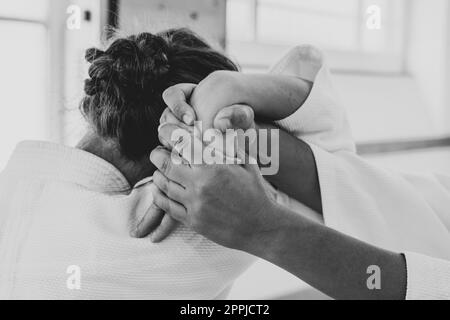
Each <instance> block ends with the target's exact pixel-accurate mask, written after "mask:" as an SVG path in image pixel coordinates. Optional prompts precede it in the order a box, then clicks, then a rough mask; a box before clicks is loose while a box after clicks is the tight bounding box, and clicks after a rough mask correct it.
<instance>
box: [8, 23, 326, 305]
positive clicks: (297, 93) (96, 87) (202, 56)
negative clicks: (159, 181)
mask: <svg viewBox="0 0 450 320" xmlns="http://www.w3.org/2000/svg"><path fill="white" fill-rule="evenodd" d="M308 50H309V49H307V50H306V52H307V53H308V52H310V51H308ZM293 52H294V53H295V52H296V51H293ZM86 60H87V62H88V63H89V64H90V66H89V71H88V78H87V79H86V80H85V85H84V91H85V96H84V97H83V99H82V101H81V103H80V110H81V112H82V114H83V116H84V117H85V119H86V120H87V122H88V123H89V130H88V131H87V132H86V134H85V136H84V137H83V138H82V139H81V141H80V142H79V143H78V145H77V146H76V148H71V147H67V146H63V145H59V144H54V143H49V142H38V141H26V142H22V143H20V144H19V145H18V146H17V148H16V150H15V151H14V153H13V155H12V157H11V159H10V161H9V163H8V166H7V168H6V169H5V171H3V172H2V174H1V175H0V261H1V263H0V284H1V285H0V298H4V299H213V298H223V297H225V296H226V293H227V292H228V290H229V289H230V287H231V285H232V284H233V282H234V280H235V279H236V278H237V277H238V276H239V275H240V274H242V272H244V271H245V270H246V269H247V268H248V267H249V266H250V264H251V263H252V262H253V261H254V260H255V258H254V257H253V256H251V255H248V254H246V253H243V252H240V251H236V250H230V249H226V248H224V247H222V246H219V245H216V244H214V243H213V242H211V241H209V240H208V239H206V238H204V237H202V236H200V235H199V234H197V233H195V232H194V231H192V230H190V229H189V228H188V227H184V226H179V227H177V228H176V229H175V227H176V225H175V223H174V222H173V220H172V219H170V217H169V216H168V215H164V214H162V212H161V210H159V211H158V210H156V211H158V212H157V213H155V214H152V213H153V212H155V209H156V208H157V205H156V204H155V203H153V199H154V197H153V195H154V194H155V193H156V192H158V188H157V187H156V186H155V184H154V182H153V180H152V176H153V173H154V172H155V171H156V167H155V166H154V165H153V164H152V163H151V162H150V160H149V155H150V153H151V152H152V150H154V149H155V148H157V147H158V146H159V145H160V141H159V134H158V128H159V127H160V119H166V118H167V117H170V114H167V113H164V111H165V110H166V107H167V105H166V102H165V101H164V98H166V99H167V96H165V94H166V93H167V90H169V91H170V90H171V88H176V89H177V90H179V91H180V92H184V94H187V93H188V92H190V93H192V97H191V101H190V102H191V103H192V105H193V106H195V112H196V114H186V115H185V117H183V121H184V122H185V124H184V128H186V129H189V128H190V126H191V125H193V121H194V118H196V119H200V120H203V121H204V123H205V124H206V126H207V127H212V126H213V124H214V123H215V120H217V117H219V116H221V117H222V118H221V119H219V120H221V121H222V125H220V126H219V127H221V129H226V128H229V127H234V126H237V127H242V128H246V126H248V125H249V124H252V123H253V122H254V117H256V118H257V119H258V120H259V121H260V122H258V125H263V124H262V121H268V122H272V121H275V120H280V119H282V118H284V117H287V116H289V115H290V114H292V113H294V112H295V111H296V110H297V109H298V108H299V107H300V106H302V105H303V104H304V103H305V100H306V99H307V97H308V95H309V93H310V91H311V82H312V81H313V77H311V78H310V80H303V79H302V76H301V75H299V74H300V73H301V72H300V73H299V74H297V75H294V76H292V74H288V75H283V74H282V73H283V72H281V71H280V72H278V73H279V74H278V75H276V74H273V75H267V76H255V77H254V78H251V80H249V81H246V82H245V83H241V84H238V83H237V82H235V81H234V80H233V79H234V78H235V76H236V75H237V74H238V72H237V71H238V67H237V66H236V64H234V63H233V62H232V61H231V60H230V59H229V58H227V57H226V56H225V55H224V54H222V53H221V52H220V51H218V50H215V49H213V48H212V47H211V46H210V45H208V44H207V43H206V42H205V41H204V40H202V39H201V38H200V37H199V36H198V35H196V34H195V33H193V32H192V31H190V30H189V29H184V28H182V29H170V30H166V31H163V32H160V33H157V34H151V33H148V32H144V33H140V34H136V35H132V36H128V37H121V38H116V39H113V41H112V42H111V44H110V45H109V46H108V47H107V48H106V49H104V50H101V49H98V48H91V49H88V50H87V51H86ZM288 60H289V61H291V60H294V61H297V60H298V61H300V60H301V55H300V56H299V55H294V56H292V57H289V59H288ZM285 62H286V61H282V62H281V66H282V65H284V64H285ZM287 67H288V69H292V68H291V67H290V66H289V64H288V65H287ZM283 68H284V67H283ZM224 86H228V88H227V89H228V90H222V89H223V88H224ZM255 86H257V87H258V88H259V89H260V90H257V91H255V90H252V91H251V95H247V93H250V91H249V90H250V89H251V88H255ZM230 90H231V91H230ZM224 92H228V93H227V94H226V95H225V94H224ZM229 92H231V94H230V93H229ZM259 92H262V93H263V94H260V93H259ZM188 95H190V94H188ZM171 96H173V95H171ZM247 98H249V99H248V100H247ZM261 100H264V101H263V102H265V103H262V101H261ZM262 105H264V106H265V107H264V108H259V109H258V108H256V106H262ZM172 107H173V105H172ZM179 107H180V108H182V107H183V106H182V105H180V106H179ZM175 109H176V106H175ZM223 121H225V122H223ZM219 122H220V121H219ZM224 123H225V124H224ZM263 126H264V125H263ZM266 126H267V127H269V128H274V125H273V124H267V125H266ZM280 139H281V143H282V146H284V148H283V149H282V150H281V149H280V151H281V153H280V157H282V158H283V159H285V161H282V163H281V167H282V168H284V169H283V170H280V175H282V176H283V175H284V176H286V175H289V172H290V169H289V168H290V167H292V166H293V165H295V162H296V161H297V159H296V158H295V157H292V154H291V153H292V152H297V151H298V150H299V149H298V148H300V147H301V148H303V149H302V152H304V156H305V157H310V158H311V157H312V153H311V150H310V149H309V147H307V145H306V144H305V143H304V142H302V141H300V140H298V139H297V138H295V137H293V136H290V135H289V134H287V133H282V134H281V137H280ZM294 146H297V148H295V147H294ZM298 146H300V147H298ZM267 179H268V180H269V182H270V183H271V184H272V185H273V186H275V187H276V188H279V189H281V190H284V191H289V183H287V184H283V183H280V184H279V185H278V181H282V180H283V179H278V180H277V177H276V176H275V177H268V178H267ZM303 179H304V181H305V183H311V184H314V183H315V184H317V173H316V170H315V167H314V166H312V167H311V170H310V173H309V174H308V176H305V177H303ZM267 186H268V188H269V184H267ZM311 189H314V192H315V193H316V194H313V193H311V194H300V195H298V194H290V196H292V197H293V198H294V199H297V200H300V201H301V200H302V199H303V200H304V203H305V205H303V204H300V203H298V204H297V208H298V211H299V212H300V213H302V214H305V215H310V216H314V217H315V218H318V219H320V215H319V214H320V211H321V208H320V194H317V191H318V190H319V189H318V187H317V188H311ZM270 190H271V192H272V195H273V196H274V197H276V198H277V201H279V202H280V203H282V202H283V201H285V202H286V201H287V202H286V203H290V204H292V203H294V202H295V200H294V199H292V201H288V200H286V199H289V197H288V196H287V195H285V194H283V193H282V192H281V191H278V190H275V189H274V188H272V189H270ZM302 197H303V198H302ZM316 211H317V212H316ZM149 213H150V214H149ZM140 225H142V226H145V228H146V229H147V230H148V228H154V227H157V228H156V230H155V231H154V232H153V233H152V234H151V235H150V236H149V237H144V238H141V239H138V238H137V237H141V236H142V235H140V234H139V226H140ZM174 229H175V231H173V230H174ZM141 231H144V232H145V230H141ZM171 231H173V233H171V234H170V236H169V237H168V238H167V239H166V240H165V241H164V242H162V243H157V242H159V241H160V240H162V239H163V238H165V237H166V236H167V235H168V234H169V233H170V232H171ZM133 236H134V237H133Z"/></svg>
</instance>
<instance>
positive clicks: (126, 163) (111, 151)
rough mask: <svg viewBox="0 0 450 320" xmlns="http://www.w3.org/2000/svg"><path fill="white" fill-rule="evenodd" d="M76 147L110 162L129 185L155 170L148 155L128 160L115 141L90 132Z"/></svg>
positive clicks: (150, 174)
mask: <svg viewBox="0 0 450 320" xmlns="http://www.w3.org/2000/svg"><path fill="white" fill-rule="evenodd" d="M77 148H78V149H81V150H83V151H86V152H89V153H92V154H94V155H95V156H97V157H99V158H102V159H103V160H105V161H107V162H109V163H111V164H112V165H113V166H115V167H116V168H117V169H118V170H119V171H120V172H121V173H122V174H123V175H124V177H125V178H126V179H127V181H128V183H129V184H130V186H131V187H133V186H135V185H136V184H137V183H138V182H139V181H141V180H142V179H145V178H147V177H150V176H152V175H153V173H154V172H155V170H156V168H155V167H154V166H153V165H152V164H151V162H150V160H149V159H148V157H144V158H142V159H139V160H137V161H136V160H130V159H128V158H127V157H125V156H124V155H123V154H122V153H121V152H120V148H119V144H118V143H117V141H114V140H112V139H105V138H102V137H100V136H98V135H97V134H95V133H92V132H91V133H88V134H86V135H85V136H84V137H83V138H82V139H81V141H80V142H79V143H78V145H77Z"/></svg>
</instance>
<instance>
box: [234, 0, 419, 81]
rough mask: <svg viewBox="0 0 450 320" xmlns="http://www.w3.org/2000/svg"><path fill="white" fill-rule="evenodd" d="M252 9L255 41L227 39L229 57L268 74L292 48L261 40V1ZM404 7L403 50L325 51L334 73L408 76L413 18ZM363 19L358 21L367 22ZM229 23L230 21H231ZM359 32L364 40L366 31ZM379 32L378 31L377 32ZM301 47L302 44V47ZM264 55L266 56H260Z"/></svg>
mask: <svg viewBox="0 0 450 320" xmlns="http://www.w3.org/2000/svg"><path fill="white" fill-rule="evenodd" d="M248 1H249V3H251V5H252V12H253V14H252V15H251V16H250V17H249V18H250V19H253V21H252V23H251V24H252V25H253V30H252V33H253V40H251V41H237V40H229V39H227V46H226V47H227V50H228V51H229V53H230V54H231V55H232V56H234V57H236V58H238V61H239V62H240V63H241V66H242V67H243V68H244V69H251V70H258V71H264V70H266V69H267V68H268V67H270V66H271V64H272V63H273V62H274V61H277V59H279V57H280V56H281V54H282V53H284V52H287V51H288V50H289V49H290V48H291V47H292V45H282V44H272V43H265V42H264V41H261V40H258V35H257V24H258V22H257V10H258V3H259V1H260V0H248ZM359 5H360V9H359V11H360V12H363V10H362V8H363V7H364V5H365V1H363V0H360V1H359ZM402 6H403V7H404V19H403V20H404V21H403V26H402V37H401V42H402V43H401V50H400V53H399V54H398V55H396V54H391V53H390V54H382V53H364V52H359V51H339V50H330V49H325V50H324V52H325V53H326V57H327V60H328V62H329V65H330V66H331V71H332V72H334V73H355V74H361V73H363V74H383V75H393V76H395V75H399V76H403V75H405V74H407V66H406V60H407V47H408V36H409V33H408V26H409V23H410V21H409V16H410V12H411V3H410V1H403V2H402ZM363 18H364V16H363V15H361V16H359V17H358V19H363ZM227 21H228V20H227ZM360 25H361V28H360V29H359V30H358V31H357V32H358V33H359V34H360V36H359V37H362V32H363V30H362V29H363V27H362V25H363V24H362V23H360ZM375 32H376V31H375ZM299 44H300V43H299ZM260 52H264V55H260Z"/></svg>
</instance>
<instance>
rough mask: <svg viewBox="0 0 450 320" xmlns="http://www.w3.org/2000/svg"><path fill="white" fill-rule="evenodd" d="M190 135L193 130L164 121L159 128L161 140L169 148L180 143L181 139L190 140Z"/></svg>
mask: <svg viewBox="0 0 450 320" xmlns="http://www.w3.org/2000/svg"><path fill="white" fill-rule="evenodd" d="M190 135H191V132H189V131H188V130H185V129H184V128H181V127H180V126H178V125H176V124H172V123H163V124H161V126H160V127H159V130H158V136H159V141H160V142H161V143H162V145H163V146H164V147H166V148H167V149H169V150H172V149H173V148H174V147H175V146H176V145H177V144H179V143H180V139H183V140H184V141H185V142H188V141H189V138H190Z"/></svg>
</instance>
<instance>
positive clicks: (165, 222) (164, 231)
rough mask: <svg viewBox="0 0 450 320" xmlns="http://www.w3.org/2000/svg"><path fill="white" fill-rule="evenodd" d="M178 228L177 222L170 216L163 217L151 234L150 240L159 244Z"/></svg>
mask: <svg viewBox="0 0 450 320" xmlns="http://www.w3.org/2000/svg"><path fill="white" fill-rule="evenodd" d="M177 226H178V222H177V221H176V220H175V219H173V218H172V217H171V216H170V215H168V214H166V215H164V217H163V219H162V221H161V224H160V225H159V227H158V228H157V229H156V230H155V231H154V232H153V233H152V234H151V236H150V239H151V240H152V242H154V243H159V242H161V241H163V240H164V239H166V238H167V237H168V236H169V235H170V234H171V233H172V232H173V231H174V230H175V229H176V227H177Z"/></svg>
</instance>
